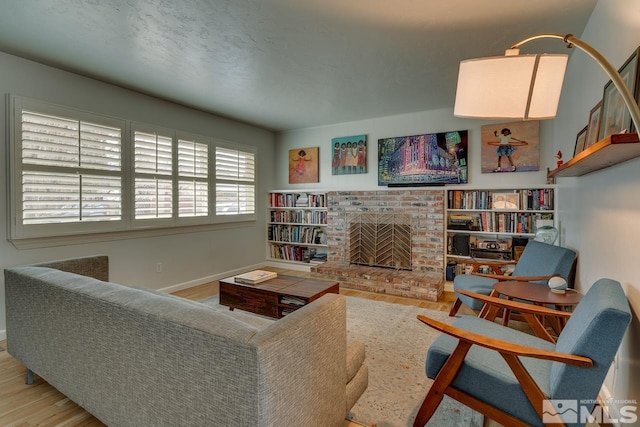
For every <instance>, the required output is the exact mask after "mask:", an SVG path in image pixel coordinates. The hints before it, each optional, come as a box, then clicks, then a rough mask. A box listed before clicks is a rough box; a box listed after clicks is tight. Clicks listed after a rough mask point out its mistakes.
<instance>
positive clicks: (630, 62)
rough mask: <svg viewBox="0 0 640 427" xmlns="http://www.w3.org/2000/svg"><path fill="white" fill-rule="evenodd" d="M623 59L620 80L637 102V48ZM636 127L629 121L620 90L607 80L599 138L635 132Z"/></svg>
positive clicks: (639, 77) (639, 76) (638, 73)
mask: <svg viewBox="0 0 640 427" xmlns="http://www.w3.org/2000/svg"><path fill="white" fill-rule="evenodd" d="M639 49H640V48H639ZM639 49H636V50H635V51H634V52H633V54H631V56H630V57H629V59H627V60H626V61H625V63H624V64H623V65H622V67H620V69H619V70H618V73H619V75H620V76H621V77H622V81H623V82H624V84H625V85H626V87H627V88H628V90H629V93H630V94H632V95H634V98H635V99H634V100H635V102H636V103H637V102H638V79H640V72H639V71H640V70H639V69H638V58H639V55H638V50H639ZM636 131H637V128H636V127H635V126H634V125H633V122H632V121H631V116H630V114H629V110H628V109H627V108H625V105H624V102H623V100H622V97H621V96H620V92H619V91H617V90H616V87H615V86H614V85H613V82H612V81H611V80H609V82H608V83H607V84H606V86H605V87H604V94H603V96H602V126H601V127H600V132H599V135H600V139H602V138H605V137H607V136H609V135H613V134H616V133H628V132H636Z"/></svg>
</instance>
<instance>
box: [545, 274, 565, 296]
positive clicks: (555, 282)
mask: <svg viewBox="0 0 640 427" xmlns="http://www.w3.org/2000/svg"><path fill="white" fill-rule="evenodd" d="M549 289H550V290H551V292H555V293H557V294H564V293H565V292H566V291H567V281H566V280H564V279H563V278H562V277H560V276H553V277H552V278H551V279H549Z"/></svg>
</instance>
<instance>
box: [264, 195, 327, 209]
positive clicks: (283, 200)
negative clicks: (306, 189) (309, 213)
mask: <svg viewBox="0 0 640 427" xmlns="http://www.w3.org/2000/svg"><path fill="white" fill-rule="evenodd" d="M269 206H271V207H276V208H293V207H306V208H324V207H326V206H327V201H326V196H325V195H324V194H309V193H270V194H269Z"/></svg>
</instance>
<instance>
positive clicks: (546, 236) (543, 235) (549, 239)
mask: <svg viewBox="0 0 640 427" xmlns="http://www.w3.org/2000/svg"><path fill="white" fill-rule="evenodd" d="M557 239H558V229H557V228H555V227H553V226H551V225H543V226H542V227H538V229H537V230H536V237H535V240H537V241H538V242H542V243H548V244H550V245H553V244H554V243H555V241H556V240H557Z"/></svg>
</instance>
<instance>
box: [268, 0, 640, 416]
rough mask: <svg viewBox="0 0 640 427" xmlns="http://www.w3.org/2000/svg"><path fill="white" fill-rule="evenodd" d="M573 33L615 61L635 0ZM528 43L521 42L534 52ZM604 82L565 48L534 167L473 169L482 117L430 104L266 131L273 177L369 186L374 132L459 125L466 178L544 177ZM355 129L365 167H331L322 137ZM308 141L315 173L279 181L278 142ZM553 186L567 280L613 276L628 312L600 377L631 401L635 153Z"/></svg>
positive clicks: (582, 284) (633, 35)
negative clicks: (272, 150) (571, 258)
mask: <svg viewBox="0 0 640 427" xmlns="http://www.w3.org/2000/svg"><path fill="white" fill-rule="evenodd" d="M540 31H541V32H543V31H545V29H544V28H541V29H540ZM578 36H579V37H581V38H582V39H583V40H585V41H586V42H588V43H590V44H592V45H593V46H595V47H596V48H597V49H599V50H601V51H602V52H603V53H604V55H605V56H606V57H607V58H608V59H609V60H610V61H611V62H612V63H613V64H614V65H615V66H616V67H618V66H620V65H622V63H623V62H624V61H625V60H626V59H627V58H628V56H629V55H630V54H631V52H632V51H633V50H634V49H636V48H637V47H638V45H640V2H638V1H637V0H615V1H614V0H600V1H599V3H598V5H597V7H596V8H595V10H594V13H593V15H592V17H591V19H590V21H589V23H588V25H587V27H586V29H585V31H584V34H582V35H581V36H580V35H578ZM534 43H535V42H533V43H532V44H531V46H529V45H527V46H526V48H527V49H530V50H531V51H532V52H535V51H536V50H535V45H534ZM523 51H524V48H523ZM607 81H608V78H607V77H606V75H605V74H604V72H603V71H602V70H601V69H600V67H599V66H598V65H597V63H596V62H595V61H594V60H592V59H591V58H589V57H587V56H586V54H584V53H583V52H573V54H572V56H571V59H570V61H569V66H568V71H567V77H566V78H565V83H564V88H563V94H562V98H561V103H560V108H559V112H558V116H557V118H556V119H555V120H552V121H546V122H542V123H541V127H540V146H541V148H540V150H541V152H540V159H541V169H542V171H540V172H538V173H536V172H529V173H514V174H482V173H481V172H480V163H479V162H480V160H479V159H480V129H481V126H482V125H483V124H486V122H481V121H477V120H468V119H458V118H455V117H453V114H452V110H437V111H427V112H421V113H415V114H402V115H397V116H391V117H382V118H376V119H370V120H363V121H358V122H350V123H341V124H336V125H331V126H324V127H318V128H308V129H299V130H292V131H286V132H281V133H279V134H277V135H276V166H277V167H276V176H275V186H276V188H277V189H307V188H317V189H323V190H339V189H351V190H353V189H378V188H385V187H378V186H377V140H378V139H380V138H386V137H394V136H403V135H414V134H419V133H431V132H445V131H452V130H461V129H468V130H469V143H470V147H469V151H470V153H469V162H470V174H469V184H468V185H467V186H466V187H510V186H535V185H540V184H543V183H545V182H546V168H547V167H549V168H554V167H555V160H556V159H555V158H554V155H555V153H556V152H557V151H558V150H562V152H563V153H564V156H563V157H564V159H565V161H566V160H568V159H569V158H570V157H571V155H572V154H573V151H574V147H575V139H576V135H577V133H578V132H579V131H580V130H581V129H582V128H583V127H584V126H585V125H586V124H587V120H588V117H589V112H590V110H591V108H592V107H593V106H594V105H595V104H596V103H597V102H598V101H599V100H600V99H601V98H602V92H603V88H604V85H605V83H606V82H607ZM452 96H453V94H452ZM356 134H367V138H368V152H367V155H368V158H367V170H368V172H367V173H366V174H363V175H347V176H344V175H342V176H332V175H331V138H334V137H339V136H348V135H356ZM316 146H317V147H320V182H319V183H318V184H292V185H291V184H289V183H288V165H287V158H288V157H287V154H288V150H290V149H293V148H301V147H316ZM557 185H558V188H559V191H558V218H559V228H560V231H561V238H560V243H561V244H562V245H563V246H567V247H570V248H572V249H574V250H577V252H578V254H579V256H578V275H577V287H578V288H579V289H580V290H581V291H583V292H586V291H587V289H588V288H589V287H590V285H591V284H593V283H594V282H595V281H596V280H598V279H599V278H601V277H609V278H612V279H615V280H618V281H620V282H621V283H622V284H623V286H624V288H625V291H626V292H627V295H628V297H629V301H630V304H631V306H632V311H633V312H634V319H633V322H632V325H631V327H630V330H629V332H628V333H627V335H626V337H625V340H624V342H623V344H622V347H621V350H620V352H619V357H618V360H617V362H616V366H617V368H615V369H612V371H611V373H610V375H609V376H608V378H607V380H606V381H605V388H606V392H608V393H609V394H610V395H611V396H612V397H614V398H616V399H622V400H629V399H635V400H637V401H638V402H640V383H638V378H640V322H639V321H638V312H639V310H640V276H638V275H637V269H636V268H635V264H637V263H638V251H637V245H638V242H640V159H637V160H632V161H629V162H627V163H625V164H623V165H619V166H616V167H612V168H609V169H606V170H603V171H599V172H595V173H592V174H589V175H586V176H583V177H580V178H561V179H559V180H558V183H557ZM613 409H614V410H615V409H616V408H615V407H614V408H613Z"/></svg>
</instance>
